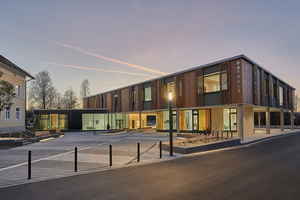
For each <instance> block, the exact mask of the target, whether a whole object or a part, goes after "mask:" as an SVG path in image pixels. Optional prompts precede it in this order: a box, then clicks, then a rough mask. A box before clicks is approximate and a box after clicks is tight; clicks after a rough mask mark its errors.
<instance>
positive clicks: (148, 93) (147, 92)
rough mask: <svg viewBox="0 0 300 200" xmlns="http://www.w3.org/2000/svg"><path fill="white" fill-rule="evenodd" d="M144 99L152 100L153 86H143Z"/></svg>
mask: <svg viewBox="0 0 300 200" xmlns="http://www.w3.org/2000/svg"><path fill="white" fill-rule="evenodd" d="M143 101H151V87H147V88H143Z"/></svg>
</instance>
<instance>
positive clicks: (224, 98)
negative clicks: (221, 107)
mask: <svg viewBox="0 0 300 200" xmlns="http://www.w3.org/2000/svg"><path fill="white" fill-rule="evenodd" d="M223 71H226V74H227V89H226V90H222V72H223ZM220 86H221V87H220V103H221V104H230V63H229V62H225V63H221V64H220Z"/></svg>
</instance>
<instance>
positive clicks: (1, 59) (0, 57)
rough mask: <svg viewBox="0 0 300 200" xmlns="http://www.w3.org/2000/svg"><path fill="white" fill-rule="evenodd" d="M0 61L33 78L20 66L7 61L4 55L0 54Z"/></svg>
mask: <svg viewBox="0 0 300 200" xmlns="http://www.w3.org/2000/svg"><path fill="white" fill-rule="evenodd" d="M0 62H1V63H3V64H5V65H7V66H9V67H11V68H13V69H14V70H16V71H18V72H20V73H22V74H24V75H26V76H28V77H30V78H33V79H35V78H34V77H33V76H32V75H31V74H29V73H28V72H26V71H25V70H23V69H22V68H20V67H18V66H17V65H15V64H14V63H12V62H11V61H9V60H8V59H6V58H5V57H3V56H2V55H0Z"/></svg>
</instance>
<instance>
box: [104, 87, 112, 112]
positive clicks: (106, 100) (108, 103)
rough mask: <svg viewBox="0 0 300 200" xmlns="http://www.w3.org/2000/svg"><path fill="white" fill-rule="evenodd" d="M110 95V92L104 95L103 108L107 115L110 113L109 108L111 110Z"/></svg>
mask: <svg viewBox="0 0 300 200" xmlns="http://www.w3.org/2000/svg"><path fill="white" fill-rule="evenodd" d="M111 94H112V92H108V93H106V94H105V103H106V104H105V106H106V108H107V110H108V113H112V110H111V108H112V98H111Z"/></svg>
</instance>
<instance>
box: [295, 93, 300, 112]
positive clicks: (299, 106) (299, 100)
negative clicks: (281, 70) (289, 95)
mask: <svg viewBox="0 0 300 200" xmlns="http://www.w3.org/2000/svg"><path fill="white" fill-rule="evenodd" d="M295 111H296V112H300V96H299V95H298V94H296V96H295Z"/></svg>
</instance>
